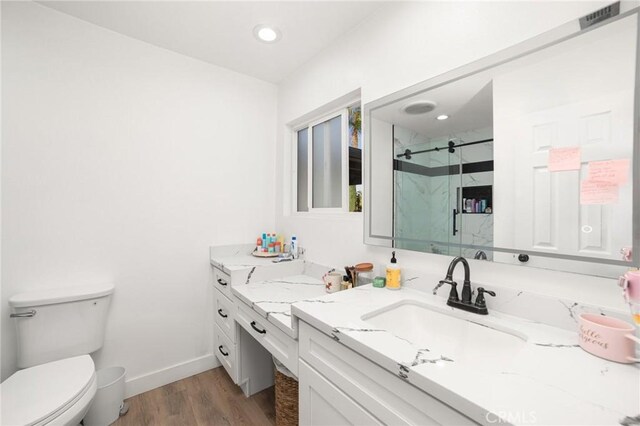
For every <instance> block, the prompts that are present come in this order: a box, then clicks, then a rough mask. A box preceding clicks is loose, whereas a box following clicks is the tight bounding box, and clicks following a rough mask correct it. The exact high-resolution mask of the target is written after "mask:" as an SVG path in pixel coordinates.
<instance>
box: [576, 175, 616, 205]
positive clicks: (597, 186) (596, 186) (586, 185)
mask: <svg viewBox="0 0 640 426" xmlns="http://www.w3.org/2000/svg"><path fill="white" fill-rule="evenodd" d="M617 202H618V184H616V183H614V182H602V181H597V180H583V181H582V182H581V183H580V204H583V205H585V204H615V203H617Z"/></svg>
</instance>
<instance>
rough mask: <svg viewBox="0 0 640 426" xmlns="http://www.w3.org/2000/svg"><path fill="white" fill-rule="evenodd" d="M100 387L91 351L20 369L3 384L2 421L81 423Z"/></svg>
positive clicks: (0, 386)
mask: <svg viewBox="0 0 640 426" xmlns="http://www.w3.org/2000/svg"><path fill="white" fill-rule="evenodd" d="M96 389H97V380H96V371H95V365H94V364H93V360H92V359H91V357H90V356H89V355H80V356H76V357H72V358H65V359H61V360H59V361H52V362H48V363H46V364H41V365H38V366H35V367H30V368H26V369H24V370H20V371H18V372H16V373H14V374H13V375H12V376H10V377H9V378H8V379H7V380H5V381H4V382H2V384H0V398H1V401H2V405H1V406H2V417H1V418H0V424H2V425H11V426H13V425H21V426H22V425H29V426H31V425H38V426H40V425H48V426H57V425H77V424H79V423H80V421H81V420H82V418H83V417H84V416H85V414H86V412H87V410H88V409H89V406H90V405H91V401H92V400H93V398H94V396H95V394H96Z"/></svg>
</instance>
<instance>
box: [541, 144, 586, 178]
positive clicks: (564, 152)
mask: <svg viewBox="0 0 640 426" xmlns="http://www.w3.org/2000/svg"><path fill="white" fill-rule="evenodd" d="M565 170H580V147H578V146H574V147H570V148H551V149H550V150H549V171H550V172H562V171H565Z"/></svg>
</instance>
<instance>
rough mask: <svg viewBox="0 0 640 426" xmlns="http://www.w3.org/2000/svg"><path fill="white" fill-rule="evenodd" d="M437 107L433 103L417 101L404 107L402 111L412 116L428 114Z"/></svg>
mask: <svg viewBox="0 0 640 426" xmlns="http://www.w3.org/2000/svg"><path fill="white" fill-rule="evenodd" d="M436 106H437V104H436V103H435V102H432V101H415V102H411V103H409V104H407V105H405V106H403V107H402V111H404V112H405V114H411V115H418V114H426V113H428V112H431V111H433V110H434V109H436Z"/></svg>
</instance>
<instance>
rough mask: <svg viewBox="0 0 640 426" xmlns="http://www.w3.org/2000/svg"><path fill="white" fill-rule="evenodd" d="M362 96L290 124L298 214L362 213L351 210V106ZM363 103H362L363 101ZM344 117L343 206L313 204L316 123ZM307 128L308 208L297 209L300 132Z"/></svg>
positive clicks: (293, 204) (295, 204)
mask: <svg viewBox="0 0 640 426" xmlns="http://www.w3.org/2000/svg"><path fill="white" fill-rule="evenodd" d="M360 104H361V101H360V99H352V100H351V101H349V102H346V103H344V104H342V105H340V107H338V108H333V109H332V110H331V111H330V112H329V113H324V114H322V115H320V116H316V117H314V118H313V119H311V120H307V121H305V123H304V124H300V125H297V126H295V127H291V132H292V142H291V145H292V150H291V154H292V155H291V170H292V174H291V177H292V185H291V189H292V194H291V214H292V215H295V216H310V215H345V214H346V215H349V216H351V215H353V216H355V215H359V214H361V213H362V212H350V211H349V141H350V137H349V136H350V135H349V108H350V107H353V106H357V105H360ZM360 107H362V106H361V105H360ZM336 117H340V118H341V132H340V133H341V137H342V140H341V144H340V153H341V167H340V170H341V196H340V200H341V206H340V207H313V144H314V141H313V127H314V126H317V125H318V124H322V123H324V122H326V121H329V120H332V119H334V118H336ZM303 129H308V130H307V211H298V132H299V131H301V130H303Z"/></svg>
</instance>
